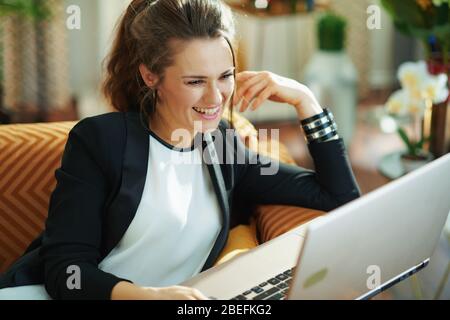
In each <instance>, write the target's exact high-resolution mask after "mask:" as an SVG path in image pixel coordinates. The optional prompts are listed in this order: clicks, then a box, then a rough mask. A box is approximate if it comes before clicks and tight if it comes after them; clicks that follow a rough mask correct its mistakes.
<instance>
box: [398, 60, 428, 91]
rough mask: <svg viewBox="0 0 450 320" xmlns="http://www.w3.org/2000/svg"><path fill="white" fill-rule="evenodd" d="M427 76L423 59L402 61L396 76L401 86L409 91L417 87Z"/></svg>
mask: <svg viewBox="0 0 450 320" xmlns="http://www.w3.org/2000/svg"><path fill="white" fill-rule="evenodd" d="M427 77H428V70H427V65H426V63H425V61H419V62H405V63H402V64H401V65H400V67H399V69H398V72H397V78H398V80H399V81H400V83H401V85H402V88H404V89H406V90H408V91H411V92H414V91H415V90H417V89H419V88H420V87H421V84H422V83H423V81H424V80H425V79H426V78H427Z"/></svg>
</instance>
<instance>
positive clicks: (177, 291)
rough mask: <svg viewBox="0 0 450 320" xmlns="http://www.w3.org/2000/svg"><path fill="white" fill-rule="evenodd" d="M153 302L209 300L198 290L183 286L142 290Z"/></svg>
mask: <svg viewBox="0 0 450 320" xmlns="http://www.w3.org/2000/svg"><path fill="white" fill-rule="evenodd" d="M144 289H145V290H147V291H148V292H149V293H150V294H151V295H152V296H153V297H154V298H153V299H155V300H209V299H208V297H207V296H205V295H204V294H203V293H201V292H200V291H199V290H197V289H194V288H189V287H183V286H171V287H162V288H153V287H152V288H144Z"/></svg>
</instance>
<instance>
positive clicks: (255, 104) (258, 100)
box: [251, 87, 272, 111]
mask: <svg viewBox="0 0 450 320" xmlns="http://www.w3.org/2000/svg"><path fill="white" fill-rule="evenodd" d="M271 95H272V88H271V87H267V88H265V89H264V90H263V91H262V92H261V93H260V94H259V95H258V98H256V99H255V100H253V103H252V106H251V110H253V111H255V110H256V109H257V108H258V107H259V106H260V105H261V103H263V102H264V101H265V100H267V99H269V97H270V96H271Z"/></svg>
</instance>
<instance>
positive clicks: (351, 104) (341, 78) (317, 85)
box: [304, 12, 358, 146]
mask: <svg viewBox="0 0 450 320" xmlns="http://www.w3.org/2000/svg"><path fill="white" fill-rule="evenodd" d="M346 30H347V21H346V19H345V18H344V17H342V16H339V15H336V14H334V13H332V12H327V13H325V14H323V15H321V16H320V17H319V19H318V21H317V40H318V50H317V51H316V52H315V53H314V54H313V55H312V57H311V59H310V60H309V61H308V63H307V64H306V66H305V71H304V82H305V84H306V85H307V86H308V87H309V88H311V90H312V91H313V92H314V94H315V96H316V97H317V99H318V100H319V102H320V103H321V105H324V106H329V108H330V109H331V110H332V111H333V114H334V116H335V118H336V123H337V125H338V127H339V135H340V136H341V137H342V138H343V140H344V142H345V144H346V145H347V146H348V145H349V144H350V142H351V139H352V136H353V131H354V128H355V123H356V105H357V100H358V90H357V81H358V72H357V70H356V67H355V66H354V64H353V62H352V61H351V59H350V57H349V55H348V54H347V52H346V50H345V44H346Z"/></svg>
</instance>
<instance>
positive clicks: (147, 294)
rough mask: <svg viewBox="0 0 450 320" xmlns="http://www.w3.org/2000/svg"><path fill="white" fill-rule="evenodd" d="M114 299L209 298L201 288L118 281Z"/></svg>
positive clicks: (112, 296)
mask: <svg viewBox="0 0 450 320" xmlns="http://www.w3.org/2000/svg"><path fill="white" fill-rule="evenodd" d="M111 299H112V300H208V297H206V296H205V295H204V294H203V293H201V292H200V291H199V290H197V289H194V288H189V287H182V286H171V287H161V288H155V287H139V286H137V285H135V284H134V283H130V282H127V281H120V282H118V283H117V284H116V285H115V286H114V288H113V290H112V292H111Z"/></svg>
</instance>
